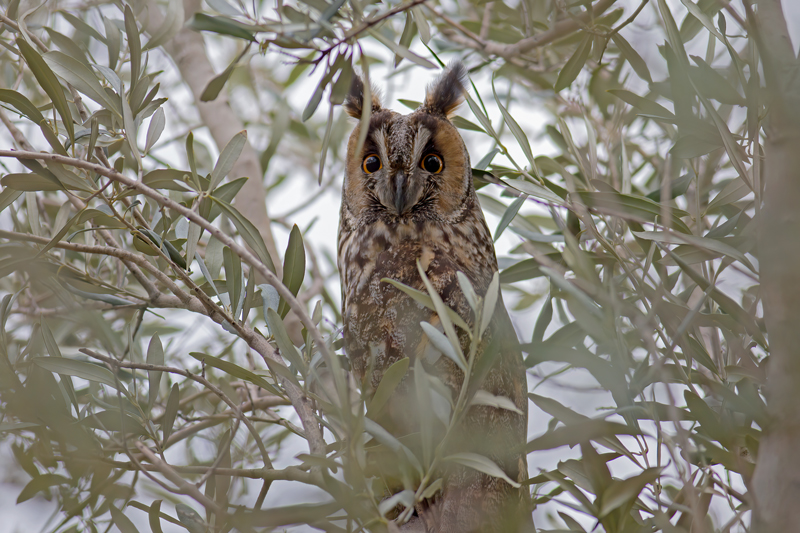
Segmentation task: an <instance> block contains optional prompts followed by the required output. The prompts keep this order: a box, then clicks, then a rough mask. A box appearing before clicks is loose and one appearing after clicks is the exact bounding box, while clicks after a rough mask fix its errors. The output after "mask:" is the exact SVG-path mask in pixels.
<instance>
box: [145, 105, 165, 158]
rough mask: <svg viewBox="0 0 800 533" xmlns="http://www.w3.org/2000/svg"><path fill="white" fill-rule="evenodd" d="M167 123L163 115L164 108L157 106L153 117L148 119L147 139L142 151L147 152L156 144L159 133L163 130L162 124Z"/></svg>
mask: <svg viewBox="0 0 800 533" xmlns="http://www.w3.org/2000/svg"><path fill="white" fill-rule="evenodd" d="M166 124H167V119H166V117H165V116H164V108H163V107H159V108H158V109H157V110H156V112H155V113H153V117H152V118H151V119H150V125H149V126H148V127H147V141H146V142H145V146H144V153H145V154H147V153H148V152H149V151H150V149H151V148H152V147H153V146H154V145H155V144H156V142H157V141H158V139H159V137H161V133H163V131H164V126H166Z"/></svg>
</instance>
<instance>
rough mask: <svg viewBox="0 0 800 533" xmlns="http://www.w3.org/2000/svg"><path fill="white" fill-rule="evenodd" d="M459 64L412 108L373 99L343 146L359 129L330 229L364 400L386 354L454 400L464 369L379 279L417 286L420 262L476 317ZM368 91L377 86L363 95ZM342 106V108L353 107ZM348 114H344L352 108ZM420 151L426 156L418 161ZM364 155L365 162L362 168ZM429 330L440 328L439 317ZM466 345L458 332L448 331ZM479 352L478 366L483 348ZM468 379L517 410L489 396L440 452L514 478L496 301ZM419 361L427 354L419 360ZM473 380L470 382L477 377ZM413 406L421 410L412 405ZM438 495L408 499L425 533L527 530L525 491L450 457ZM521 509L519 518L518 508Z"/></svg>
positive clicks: (521, 473)
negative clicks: (469, 295) (480, 458)
mask: <svg viewBox="0 0 800 533" xmlns="http://www.w3.org/2000/svg"><path fill="white" fill-rule="evenodd" d="M465 76H466V70H465V69H464V67H463V66H462V65H461V64H460V63H456V64H455V65H452V66H451V67H449V68H448V69H446V70H445V71H444V72H443V74H442V75H441V76H440V77H439V78H438V79H437V80H436V81H435V82H434V83H433V84H432V85H431V86H430V87H429V88H428V94H427V96H426V99H425V102H424V104H423V105H422V106H421V107H420V109H418V110H416V111H415V112H413V113H411V114H409V115H400V114H398V113H395V112H393V111H390V110H387V109H383V108H382V107H381V105H380V102H379V101H377V100H375V99H374V98H373V112H372V115H371V119H370V124H369V131H368V134H367V140H366V142H365V143H364V147H363V150H362V152H361V153H355V150H356V148H357V147H356V144H357V139H358V136H359V127H360V126H357V127H356V129H355V131H354V132H353V134H352V135H351V137H350V141H349V143H348V157H347V164H346V175H345V180H344V187H343V195H342V208H341V218H340V227H339V242H338V247H339V251H338V266H339V271H340V274H341V278H342V314H343V318H344V343H345V351H346V353H347V356H348V358H349V360H350V364H351V369H352V372H353V374H354V376H355V378H356V380H358V381H360V382H361V384H362V387H363V388H364V390H365V392H366V394H367V396H369V395H371V394H372V393H374V390H375V388H376V387H377V386H378V385H379V384H380V381H381V379H382V377H383V374H384V373H385V371H386V369H387V368H388V367H389V366H390V365H392V364H393V363H395V362H396V361H398V360H400V359H402V358H404V357H410V358H411V359H412V365H411V368H412V369H413V366H414V365H413V361H414V360H415V359H416V358H418V357H419V358H421V360H422V362H423V365H424V366H425V368H426V371H427V372H429V373H431V374H433V375H435V376H436V377H438V378H439V379H440V380H441V381H442V382H443V383H444V385H445V386H446V387H447V388H448V389H449V390H450V392H451V395H452V397H453V398H456V397H457V395H458V392H459V390H460V389H461V385H462V383H463V381H464V375H463V373H462V372H461V370H460V369H459V368H458V367H457V366H456V365H455V363H454V362H453V361H451V360H450V359H448V358H447V357H438V358H436V357H433V358H430V355H431V354H434V353H435V354H438V352H436V350H435V349H433V347H432V346H431V345H430V343H429V341H428V338H427V336H426V335H425V333H424V332H423V330H422V328H421V326H420V322H421V321H427V322H430V323H431V324H432V325H434V326H439V325H440V321H439V318H438V316H436V314H435V313H434V312H432V311H431V310H429V309H427V308H426V307H424V306H422V305H421V304H419V303H417V302H415V301H414V300H413V299H412V298H410V297H409V296H407V295H406V294H405V293H403V292H402V291H400V290H399V289H397V288H395V287H394V286H392V285H391V284H389V283H386V282H384V281H382V280H383V279H384V278H389V279H392V280H396V281H399V282H401V283H404V284H406V285H408V286H410V287H412V288H414V289H417V290H420V291H423V292H424V291H425V290H426V289H425V286H424V283H423V280H422V278H421V277H420V275H419V272H418V269H417V262H418V261H419V264H420V265H421V266H422V268H423V269H424V271H425V273H426V275H427V277H428V278H429V280H430V282H431V284H432V285H433V287H434V289H435V290H436V292H437V293H438V294H439V295H440V296H441V298H442V300H443V301H444V303H445V304H446V305H448V306H449V307H450V308H452V309H453V310H454V311H455V312H456V313H458V314H459V315H460V316H461V317H462V318H463V319H464V320H465V321H466V322H467V324H469V325H470V327H471V326H472V325H473V324H474V320H475V317H474V314H473V311H472V309H471V308H470V306H469V304H468V302H467V300H466V298H465V296H464V294H463V293H462V291H461V288H460V285H459V283H458V278H457V273H458V272H463V273H464V274H465V275H466V276H467V278H468V279H469V280H470V282H471V283H472V285H473V287H474V288H475V291H476V292H477V293H478V294H479V295H484V294H485V293H486V291H487V289H488V287H489V284H490V282H491V280H492V277H493V275H494V273H495V272H496V271H497V260H496V258H495V253H494V246H493V242H492V238H491V234H490V232H489V229H488V227H487V226H486V222H485V219H484V217H483V212H482V211H481V208H480V204H479V203H478V198H477V195H476V193H475V189H474V187H473V185H472V171H471V166H470V160H469V154H468V152H467V150H466V146H465V145H464V141H463V140H462V139H461V136H460V135H459V133H458V131H457V130H456V128H455V127H454V126H453V125H452V124H451V123H450V121H449V120H448V117H449V116H451V115H452V113H453V111H454V110H455V108H456V107H457V106H458V104H459V103H460V102H461V101H462V100H463V94H464V80H465ZM359 94H361V95H362V97H363V84H361V82H360V80H359V81H358V82H356V83H354V88H353V92H351V96H349V97H348V101H349V102H350V104H349V111H348V112H351V110H355V109H360V102H358V97H359ZM373 94H375V93H373ZM351 114H354V113H352V112H351ZM354 116H355V115H354ZM426 158H428V159H426ZM368 163H369V165H368ZM439 327H440V326H439ZM459 340H460V343H461V347H462V350H463V351H464V353H469V349H470V346H469V338H468V335H467V334H466V332H463V331H460V330H459ZM487 357H491V358H492V359H491V361H488V360H487V364H485V365H481V364H480V361H481V360H482V359H483V358H487ZM476 358H477V359H476V362H475V363H474V365H473V366H474V367H475V368H484V370H483V371H482V374H481V375H475V374H473V376H472V377H471V378H470V379H471V381H470V387H478V386H479V388H481V389H484V390H486V391H487V392H489V393H491V394H494V395H497V396H505V397H508V398H510V399H511V400H512V401H513V402H514V403H515V405H516V406H517V407H518V409H519V410H520V411H522V412H523V415H520V414H518V413H514V412H512V411H508V410H504V409H498V408H493V407H487V406H473V407H471V408H469V410H468V411H467V413H466V415H465V416H464V418H463V420H462V422H461V424H460V425H459V427H458V428H457V431H458V432H459V435H456V437H455V438H453V439H450V442H452V443H453V444H452V445H451V446H450V447H449V448H448V450H447V453H448V454H452V453H458V452H471V453H480V454H482V455H485V456H487V457H490V458H491V459H493V460H494V461H495V462H497V463H498V464H499V465H500V466H501V467H502V468H503V470H504V471H505V472H506V474H507V475H509V477H511V478H512V479H518V480H524V479H525V478H526V477H527V466H526V461H525V456H524V454H521V453H519V451H518V447H519V446H521V445H522V444H523V443H524V442H525V435H526V426H527V386H526V378H525V368H524V366H523V363H522V356H521V353H520V351H519V349H518V346H517V341H516V336H515V334H514V330H513V326H512V324H511V321H510V319H509V317H508V314H507V312H506V310H505V308H504V307H503V304H502V300H500V301H499V302H498V305H497V309H496V312H495V315H494V317H493V318H492V323H491V325H490V327H489V330H488V332H487V334H486V335H485V336H484V338H483V340H482V341H481V345H480V346H479V349H478V352H477V355H476ZM429 359H430V360H429ZM413 382H414V380H413V376H411V375H410V374H409V375H408V376H407V377H406V379H405V380H404V382H403V383H401V385H400V386H399V387H398V389H397V391H396V392H395V394H394V395H393V396H392V398H391V399H390V401H389V403H388V405H387V407H386V409H385V412H384V413H383V414H382V415H381V417H380V419H379V420H377V421H378V422H379V423H380V424H381V425H383V426H384V427H385V428H386V429H387V430H389V431H391V432H392V433H394V434H395V435H397V436H399V437H402V436H403V435H409V434H413V433H415V432H418V431H419V422H418V418H419V417H418V412H419V409H420V407H419V406H417V404H416V399H415V398H416V396H415V394H414V393H413V390H412V388H413V385H412V384H413ZM476 382H479V383H476ZM423 408H426V409H427V408H429V406H424V407H423ZM443 474H444V475H445V483H444V486H443V490H442V492H441V493H440V494H438V495H436V496H435V497H434V498H433V499H432V500H430V501H428V502H425V503H423V504H422V505H420V506H419V507H418V509H417V511H418V516H417V517H415V520H416V522H417V524H419V523H422V524H424V527H425V530H426V531H428V532H430V533H456V532H459V533H468V532H493V533H494V532H496V533H500V532H516V531H528V529H526V528H528V527H529V524H530V515H529V514H527V513H526V502H527V491H526V490H525V489H524V488H523V489H522V490H517V489H514V488H513V487H512V486H511V485H509V484H508V483H506V482H505V481H502V480H500V479H498V478H494V477H491V476H488V475H486V474H482V473H480V472H477V471H475V470H472V469H469V468H466V467H462V466H448V467H447V470H446V471H445V472H443ZM526 514H527V518H526Z"/></svg>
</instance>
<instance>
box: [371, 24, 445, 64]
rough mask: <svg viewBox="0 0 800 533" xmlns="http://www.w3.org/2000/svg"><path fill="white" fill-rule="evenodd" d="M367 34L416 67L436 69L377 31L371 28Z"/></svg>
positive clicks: (428, 62)
mask: <svg viewBox="0 0 800 533" xmlns="http://www.w3.org/2000/svg"><path fill="white" fill-rule="evenodd" d="M367 32H368V33H369V34H370V35H371V36H372V37H373V38H374V39H375V40H376V41H378V42H379V43H381V44H382V45H384V46H385V47H386V48H388V49H389V50H391V51H392V52H394V53H395V55H398V56H400V57H402V58H403V59H408V60H409V61H411V62H412V63H416V64H417V65H419V66H421V67H423V68H436V65H434V64H433V63H431V62H430V61H428V60H427V59H425V58H424V57H420V56H419V55H417V54H415V53H414V52H412V51H411V50H409V49H408V48H406V47H405V46H402V45H400V44H398V43H396V42H394V41H392V40H391V39H388V38H386V37H384V36H383V34H382V33H381V32H379V31H377V30H373V29H372V28H369V29H367Z"/></svg>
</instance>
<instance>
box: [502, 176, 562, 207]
mask: <svg viewBox="0 0 800 533" xmlns="http://www.w3.org/2000/svg"><path fill="white" fill-rule="evenodd" d="M503 183H505V184H506V185H508V186H510V187H513V188H514V189H516V190H517V191H519V192H521V193H524V194H527V195H529V196H533V197H534V198H540V199H542V200H544V201H546V202H549V203H552V204H555V205H564V199H563V198H561V197H560V196H558V195H557V194H555V193H554V192H552V191H551V190H550V189H546V188H545V187H542V186H541V185H537V184H535V183H533V182H531V181H528V180H526V179H513V180H510V179H509V180H505V181H504V182H503Z"/></svg>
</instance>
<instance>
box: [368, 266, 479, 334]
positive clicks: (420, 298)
mask: <svg viewBox="0 0 800 533" xmlns="http://www.w3.org/2000/svg"><path fill="white" fill-rule="evenodd" d="M381 281H382V282H384V283H389V284H390V285H393V286H394V287H395V288H396V289H398V290H401V291H403V292H404V293H406V294H407V295H409V296H410V297H411V298H413V299H414V300H415V301H416V302H419V303H421V304H422V305H424V306H425V307H427V308H428V309H430V310H432V311H436V306H435V305H434V303H433V300H432V299H431V297H430V296H429V295H427V294H425V293H424V292H422V291H418V290H417V289H414V288H411V287H409V286H408V285H405V284H404V283H401V282H399V281H395V280H393V279H389V278H383V279H381ZM447 314H448V316H449V317H450V320H452V321H453V323H454V324H455V325H456V326H458V327H460V328H461V329H463V330H464V331H470V328H469V326H467V323H466V322H464V319H463V318H461V317H460V316H459V315H458V313H456V312H455V311H453V310H452V309H449V308H448V313H447Z"/></svg>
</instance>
